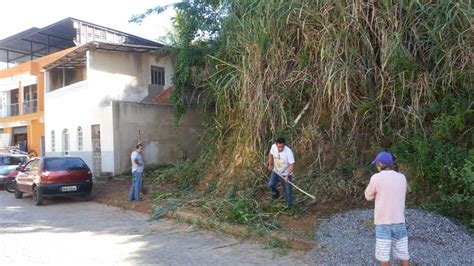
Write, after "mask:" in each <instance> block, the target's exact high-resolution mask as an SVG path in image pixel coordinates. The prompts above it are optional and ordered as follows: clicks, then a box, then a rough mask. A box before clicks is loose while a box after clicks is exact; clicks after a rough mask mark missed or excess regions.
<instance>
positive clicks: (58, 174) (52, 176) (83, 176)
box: [15, 157, 93, 206]
mask: <svg viewBox="0 0 474 266" xmlns="http://www.w3.org/2000/svg"><path fill="white" fill-rule="evenodd" d="M16 184H17V188H16V190H15V198H17V199H21V198H22V197H23V193H32V194H33V203H34V204H35V205H36V206H39V205H42V204H43V198H45V197H46V198H51V197H55V196H77V195H80V196H82V197H84V198H85V199H87V200H88V199H90V198H91V192H92V185H93V181H92V173H91V170H90V169H89V167H88V166H87V164H86V163H85V162H84V161H83V160H82V159H81V158H78V157H42V158H34V159H32V160H30V161H29V162H28V163H27V164H26V165H25V166H24V167H22V168H20V169H19V173H18V175H17V176H16Z"/></svg>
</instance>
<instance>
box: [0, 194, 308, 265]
mask: <svg viewBox="0 0 474 266" xmlns="http://www.w3.org/2000/svg"><path fill="white" fill-rule="evenodd" d="M45 204H46V205H45V206H39V207H35V206H33V203H32V199H31V196H27V195H25V196H24V198H23V199H21V200H18V199H15V198H14V197H13V194H9V193H7V192H5V191H0V261H1V265H11V264H30V265H31V264H57V265H71V264H81V265H91V264H92V265H97V264H103V265H143V264H154V265H170V264H173V265H176V264H179V265H189V264H193V265H202V264H206V265H249V264H259V265H261V264H277V265H279V264H281V265H283V264H286V265H288V264H291V265H295V264H305V263H306V261H307V260H306V256H303V255H302V254H301V253H292V252H290V254H289V255H287V256H284V257H282V256H279V255H275V254H274V253H272V252H271V251H270V250H266V249H264V248H263V247H261V246H259V245H255V244H252V243H248V242H245V241H244V242H243V241H241V240H239V239H236V238H231V237H227V236H222V235H218V234H216V233H213V232H209V231H202V230H197V229H196V228H194V227H193V226H189V225H186V224H177V223H176V222H174V221H170V220H160V221H148V216H146V215H144V214H141V213H137V212H131V211H123V210H121V209H118V208H115V207H109V206H106V205H103V204H98V203H94V202H83V201H79V200H74V199H58V200H45Z"/></svg>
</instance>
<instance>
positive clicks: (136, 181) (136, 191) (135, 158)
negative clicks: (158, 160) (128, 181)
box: [128, 144, 145, 201]
mask: <svg viewBox="0 0 474 266" xmlns="http://www.w3.org/2000/svg"><path fill="white" fill-rule="evenodd" d="M142 151H143V145H142V144H137V146H135V150H134V151H133V152H132V154H131V155H130V159H131V161H132V176H133V180H132V186H131V188H130V194H129V195H128V199H129V200H130V201H132V200H136V201H140V200H143V198H142V197H140V191H141V188H142V175H143V169H144V165H145V164H144V162H143V157H142V154H141V153H142Z"/></svg>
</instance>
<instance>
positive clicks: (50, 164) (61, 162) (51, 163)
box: [43, 157, 89, 171]
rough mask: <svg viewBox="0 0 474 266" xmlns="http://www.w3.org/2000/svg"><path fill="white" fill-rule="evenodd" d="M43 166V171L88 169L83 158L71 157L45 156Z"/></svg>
mask: <svg viewBox="0 0 474 266" xmlns="http://www.w3.org/2000/svg"><path fill="white" fill-rule="evenodd" d="M43 168H44V170H45V171H73V170H85V171H89V167H87V164H86V163H85V162H84V161H83V160H81V159H79V158H72V157H66V158H45V160H44V167H43Z"/></svg>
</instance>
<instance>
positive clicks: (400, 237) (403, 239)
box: [375, 224, 410, 262]
mask: <svg viewBox="0 0 474 266" xmlns="http://www.w3.org/2000/svg"><path fill="white" fill-rule="evenodd" d="M375 238H376V242H375V258H376V259H377V260H378V261H382V262H386V261H390V251H391V250H392V255H393V257H394V258H395V259H399V260H409V259H410V255H409V254H408V233H407V227H406V226H405V224H376V225H375Z"/></svg>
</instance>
